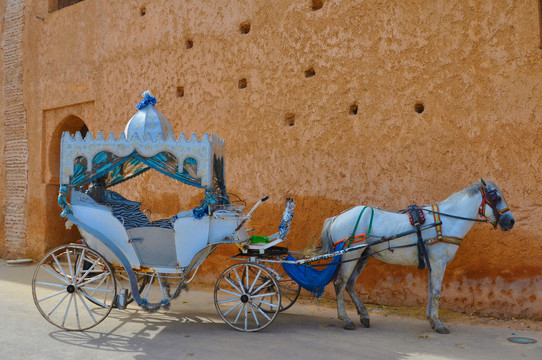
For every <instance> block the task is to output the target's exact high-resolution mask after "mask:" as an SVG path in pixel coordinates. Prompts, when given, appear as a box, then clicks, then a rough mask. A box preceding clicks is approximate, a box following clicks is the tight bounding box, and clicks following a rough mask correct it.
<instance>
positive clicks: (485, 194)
mask: <svg viewBox="0 0 542 360" xmlns="http://www.w3.org/2000/svg"><path fill="white" fill-rule="evenodd" d="M480 192H481V193H482V203H481V204H480V207H479V208H478V214H480V216H482V217H484V218H486V219H487V216H486V214H485V209H486V204H487V205H489V207H491V210H493V216H494V217H495V222H491V221H489V219H488V222H491V224H492V225H493V227H494V228H497V225H498V224H499V220H500V219H501V216H502V214H504V213H505V212H507V211H510V209H509V208H507V207H506V208H504V209H502V210H499V209H497V204H498V203H499V201H501V196H500V195H499V192H498V191H497V189H491V190H488V189H487V188H486V187H485V186H482V187H481V188H480Z"/></svg>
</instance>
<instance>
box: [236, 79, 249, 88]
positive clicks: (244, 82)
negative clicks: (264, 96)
mask: <svg viewBox="0 0 542 360" xmlns="http://www.w3.org/2000/svg"><path fill="white" fill-rule="evenodd" d="M237 87H238V88H239V89H244V88H246V87H247V79H245V78H242V79H239V83H238V84H237Z"/></svg>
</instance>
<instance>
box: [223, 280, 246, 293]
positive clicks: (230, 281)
mask: <svg viewBox="0 0 542 360" xmlns="http://www.w3.org/2000/svg"><path fill="white" fill-rule="evenodd" d="M224 280H226V281H227V282H228V283H229V284H230V285H231V286H232V287H233V288H235V290H237V291H239V293H240V294H244V292H243V290H241V289H239V288H238V287H237V286H236V284H234V283H233V280H231V279H230V278H229V277H228V276H224ZM237 285H239V284H237ZM241 287H243V285H241Z"/></svg>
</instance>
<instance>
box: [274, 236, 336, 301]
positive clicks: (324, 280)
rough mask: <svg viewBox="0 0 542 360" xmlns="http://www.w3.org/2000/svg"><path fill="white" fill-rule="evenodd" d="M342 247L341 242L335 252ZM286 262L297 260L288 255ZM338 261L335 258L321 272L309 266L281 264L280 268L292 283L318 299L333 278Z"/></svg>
mask: <svg viewBox="0 0 542 360" xmlns="http://www.w3.org/2000/svg"><path fill="white" fill-rule="evenodd" d="M343 246H344V242H341V243H340V244H338V245H337V246H336V247H335V251H339V250H342V248H343ZM286 260H289V261H295V260H297V259H295V258H294V257H293V256H291V255H288V257H287V258H286ZM340 261H341V257H340V256H335V257H334V258H333V260H332V261H331V263H330V264H329V265H328V266H326V267H325V268H323V269H322V270H318V269H315V268H313V267H311V266H309V265H295V264H282V267H283V268H284V271H286V273H287V274H288V275H289V276H290V277H291V278H292V280H293V281H295V282H296V283H298V284H299V285H300V286H301V287H302V288H304V289H307V290H309V291H310V292H312V293H313V294H314V295H316V297H318V298H319V297H320V296H322V293H323V292H324V288H325V287H326V285H327V284H329V283H330V282H331V280H333V278H334V277H335V274H336V273H337V269H338V267H339V262H340Z"/></svg>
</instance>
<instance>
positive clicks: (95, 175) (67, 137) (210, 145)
mask: <svg viewBox="0 0 542 360" xmlns="http://www.w3.org/2000/svg"><path fill="white" fill-rule="evenodd" d="M143 96H144V99H143V101H141V102H140V103H139V104H138V106H137V108H138V112H137V113H136V114H135V115H134V116H133V117H132V118H131V119H130V121H129V122H128V124H127V125H126V128H125V130H124V132H123V133H121V134H120V136H119V137H118V138H115V136H114V135H113V133H110V134H109V135H108V137H107V139H106V138H105V137H104V135H103V133H102V132H99V133H98V134H97V136H96V137H95V138H94V137H93V136H92V135H91V134H90V132H89V133H87V135H86V136H85V137H84V138H83V137H82V136H81V134H80V133H79V132H77V133H76V134H75V135H71V134H70V133H68V132H65V133H64V134H63V135H62V140H61V159H60V183H61V185H64V186H68V187H79V186H83V185H85V184H88V183H94V182H97V181H100V182H101V183H102V184H103V185H105V187H111V186H113V185H116V184H119V183H121V182H123V181H126V180H128V179H130V178H133V177H135V176H137V175H139V174H142V173H143V172H145V171H147V170H149V169H155V170H157V171H159V172H161V173H162V174H164V175H167V176H170V177H172V178H174V179H175V180H178V181H181V182H183V183H185V184H188V185H191V186H196V187H200V188H205V189H212V190H213V191H215V192H216V191H217V190H219V191H220V192H223V194H224V195H225V182H224V140H222V139H220V138H218V137H217V136H216V135H214V134H211V135H210V136H209V135H208V134H204V136H203V138H202V139H201V140H199V139H198V138H197V136H196V135H195V134H192V136H191V137H190V138H189V139H187V138H186V136H185V134H180V136H179V137H178V138H177V139H175V138H174V136H173V130H172V127H171V124H170V122H169V120H168V119H167V118H166V117H165V116H164V115H163V114H162V113H160V112H159V111H158V110H157V109H156V108H155V106H154V105H155V104H156V98H154V97H152V96H151V95H150V93H149V92H148V91H146V92H144V93H143Z"/></svg>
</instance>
